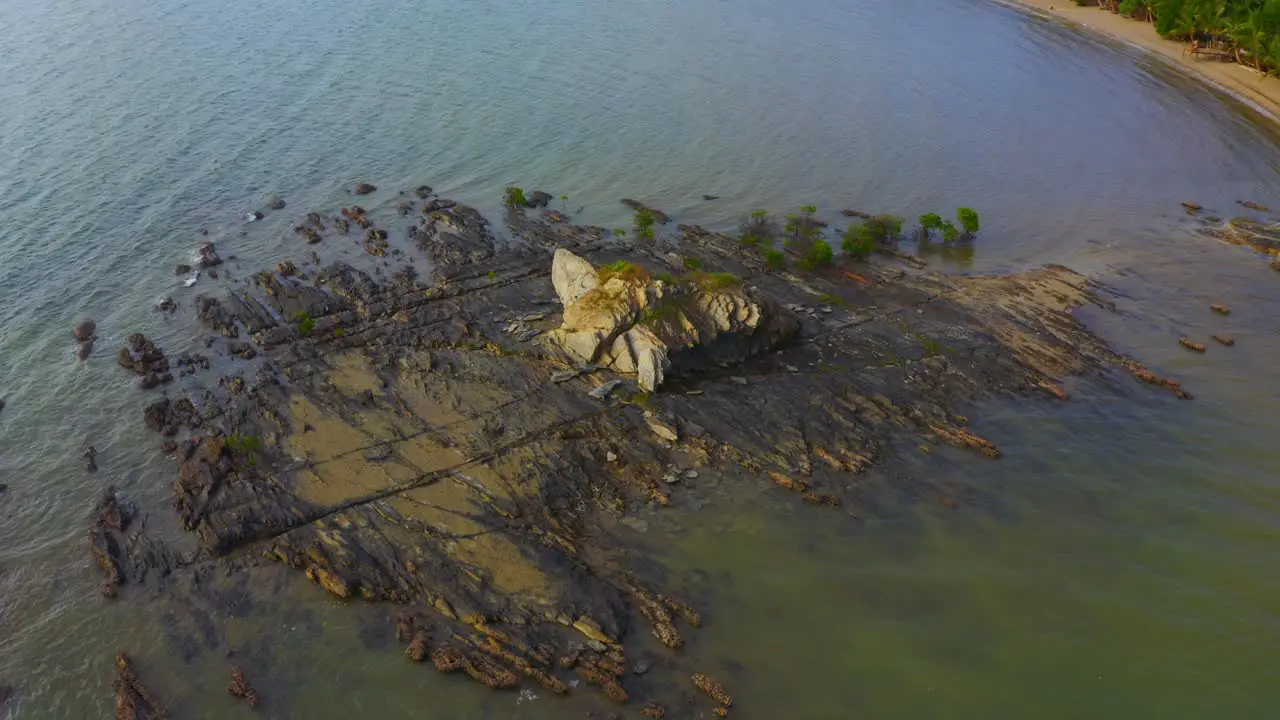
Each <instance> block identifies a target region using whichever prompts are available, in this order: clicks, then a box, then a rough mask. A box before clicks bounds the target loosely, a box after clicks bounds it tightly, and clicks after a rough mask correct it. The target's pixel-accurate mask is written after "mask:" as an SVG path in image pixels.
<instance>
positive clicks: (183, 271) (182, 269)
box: [173, 263, 191, 275]
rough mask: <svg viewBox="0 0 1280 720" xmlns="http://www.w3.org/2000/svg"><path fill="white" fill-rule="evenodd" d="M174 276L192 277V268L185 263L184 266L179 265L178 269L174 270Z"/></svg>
mask: <svg viewBox="0 0 1280 720" xmlns="http://www.w3.org/2000/svg"><path fill="white" fill-rule="evenodd" d="M173 274H174V275H190V274H191V266H190V265H187V264H185V263H184V264H179V265H178V266H177V267H175V268H174V269H173Z"/></svg>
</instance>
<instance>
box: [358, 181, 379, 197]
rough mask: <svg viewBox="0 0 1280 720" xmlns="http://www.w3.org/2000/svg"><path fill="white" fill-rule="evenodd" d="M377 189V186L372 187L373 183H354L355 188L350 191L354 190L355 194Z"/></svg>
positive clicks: (367, 192) (365, 193)
mask: <svg viewBox="0 0 1280 720" xmlns="http://www.w3.org/2000/svg"><path fill="white" fill-rule="evenodd" d="M377 189H378V188H376V187H374V186H373V185H370V184H369V183H360V184H359V185H356V187H355V189H354V190H352V192H354V193H355V194H356V195H368V194H369V193H371V192H375V191H377Z"/></svg>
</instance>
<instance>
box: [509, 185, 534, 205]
mask: <svg viewBox="0 0 1280 720" xmlns="http://www.w3.org/2000/svg"><path fill="white" fill-rule="evenodd" d="M503 202H504V203H505V204H506V206H507V207H509V208H522V207H526V206H527V205H528V204H529V201H528V200H527V199H526V198H525V196H524V188H520V187H516V186H514V185H512V186H510V187H508V188H507V189H506V190H504V191H503Z"/></svg>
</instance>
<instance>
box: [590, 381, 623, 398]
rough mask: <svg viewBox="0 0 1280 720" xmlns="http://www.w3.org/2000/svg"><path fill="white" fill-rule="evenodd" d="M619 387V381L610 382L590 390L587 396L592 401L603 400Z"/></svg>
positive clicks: (620, 383)
mask: <svg viewBox="0 0 1280 720" xmlns="http://www.w3.org/2000/svg"><path fill="white" fill-rule="evenodd" d="M619 387H622V381H621V380H610V381H609V382H607V383H605V384H603V385H601V386H600V387H598V388H596V389H594V390H592V391H591V392H588V393H587V396H588V397H590V398H592V399H594V400H604V399H605V398H607V397H609V395H611V394H612V393H613V391H614V390H617V389H618V388H619Z"/></svg>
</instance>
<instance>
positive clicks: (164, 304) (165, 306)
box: [156, 297, 178, 313]
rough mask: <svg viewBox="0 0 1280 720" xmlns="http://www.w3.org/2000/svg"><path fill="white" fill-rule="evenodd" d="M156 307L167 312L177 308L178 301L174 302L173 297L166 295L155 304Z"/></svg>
mask: <svg viewBox="0 0 1280 720" xmlns="http://www.w3.org/2000/svg"><path fill="white" fill-rule="evenodd" d="M156 309H157V310H159V311H160V312H167V313H171V312H175V311H176V310H177V309H178V303H176V302H174V301H173V298H171V297H166V298H165V299H163V300H161V301H160V302H159V303H158V304H156Z"/></svg>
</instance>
